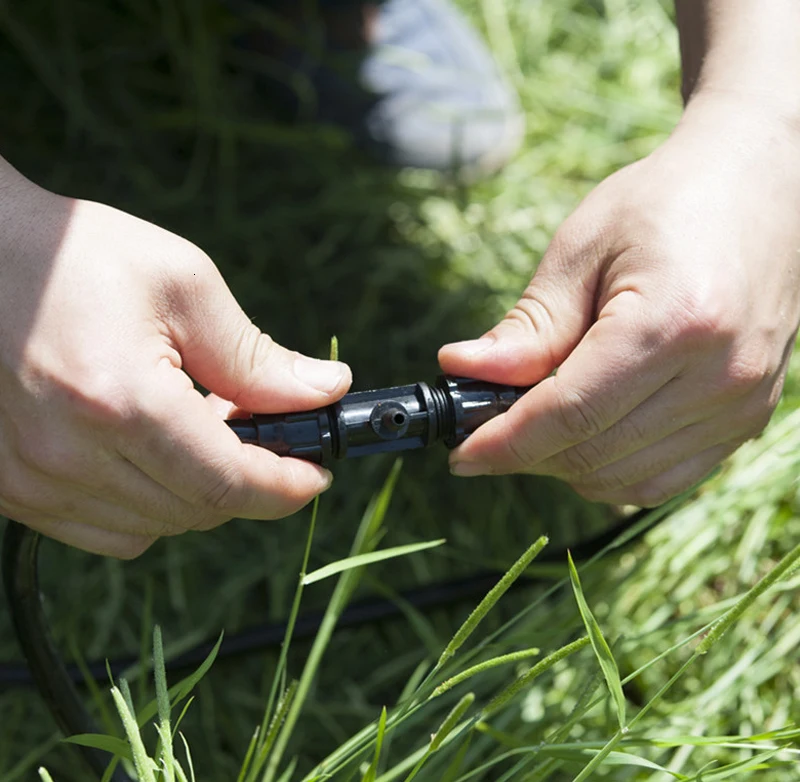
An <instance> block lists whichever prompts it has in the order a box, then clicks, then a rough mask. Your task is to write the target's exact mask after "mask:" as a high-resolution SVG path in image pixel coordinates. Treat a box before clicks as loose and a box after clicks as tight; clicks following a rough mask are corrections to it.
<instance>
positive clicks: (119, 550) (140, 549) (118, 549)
mask: <svg viewBox="0 0 800 782" xmlns="http://www.w3.org/2000/svg"><path fill="white" fill-rule="evenodd" d="M156 540H158V536H153V537H149V536H148V537H145V536H139V535H126V536H125V537H124V538H120V542H119V544H118V545H117V546H115V547H114V549H113V550H112V551H110V552H109V554H110V556H113V557H115V558H116V559H123V560H132V559H136V558H137V557H140V556H141V555H142V554H144V552H145V551H147V549H149V548H150V546H152V545H153V543H155V542H156Z"/></svg>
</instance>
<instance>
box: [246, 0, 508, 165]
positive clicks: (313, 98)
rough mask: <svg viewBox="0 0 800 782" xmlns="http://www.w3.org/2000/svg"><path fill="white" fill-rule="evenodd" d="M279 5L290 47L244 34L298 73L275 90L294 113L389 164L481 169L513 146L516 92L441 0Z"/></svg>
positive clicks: (347, 0) (504, 159)
mask: <svg viewBox="0 0 800 782" xmlns="http://www.w3.org/2000/svg"><path fill="white" fill-rule="evenodd" d="M285 9H286V10H285V11H283V14H284V16H285V19H286V21H287V22H288V23H289V25H290V26H291V28H292V29H293V30H294V31H295V32H296V33H297V37H296V38H295V40H294V41H293V42H292V43H290V44H288V45H287V44H286V43H284V44H279V45H278V46H275V42H274V38H272V42H271V43H267V42H266V41H265V40H264V39H261V40H260V41H259V39H257V38H254V39H251V40H253V41H255V44H254V46H255V48H258V47H263V49H264V50H265V51H266V50H268V51H270V52H271V55H272V56H276V57H278V58H280V59H281V60H282V62H283V65H284V66H287V67H288V69H289V72H293V73H294V74H295V75H296V76H297V77H298V80H297V81H295V82H294V84H292V81H293V80H292V79H289V80H285V81H284V82H283V83H282V84H281V85H279V89H278V92H279V93H280V96H281V98H282V100H283V101H284V103H290V104H293V108H294V110H295V113H296V114H297V115H298V116H300V117H303V118H305V119H314V120H317V121H320V122H326V123H331V124H334V125H337V126H339V127H343V128H346V129H347V130H348V131H349V132H350V133H351V134H352V136H353V138H354V139H355V141H356V143H357V144H358V145H359V146H360V147H362V148H364V149H366V150H368V151H369V152H371V153H372V154H373V155H375V156H376V157H378V158H379V159H381V160H382V161H384V162H386V163H390V164H393V165H400V166H417V167H423V168H432V169H440V170H459V171H466V172H468V173H470V174H472V175H480V174H484V173H490V172H492V171H494V170H497V169H498V168H500V167H502V166H503V165H504V164H505V163H506V162H507V161H508V159H509V158H510V157H511V155H512V154H513V153H514V152H515V151H516V149H517V147H518V146H519V144H520V141H521V137H522V132H523V119H522V113H521V111H520V109H519V106H518V103H517V98H516V95H515V94H514V92H513V90H512V89H511V88H510V87H509V85H508V84H507V83H506V82H505V80H504V79H503V78H502V76H501V75H500V73H499V71H498V69H497V66H496V65H495V63H494V61H493V60H492V57H491V55H490V54H489V52H488V51H487V49H486V47H485V46H484V44H483V43H482V42H481V40H480V39H479V37H478V36H477V34H476V33H475V32H474V31H473V30H472V29H471V27H470V26H469V24H468V23H467V21H466V20H465V19H464V18H463V17H462V16H461V15H460V14H459V13H458V11H456V9H455V8H453V7H452V6H450V5H448V4H447V2H446V0H386V1H385V2H381V3H375V2H371V3H370V2H363V0H362V1H361V2H353V0H323V2H308V1H306V2H298V3H293V4H291V5H287V6H285ZM298 84H299V85H302V89H298V86H297V85H298ZM274 86H275V85H273V87H274Z"/></svg>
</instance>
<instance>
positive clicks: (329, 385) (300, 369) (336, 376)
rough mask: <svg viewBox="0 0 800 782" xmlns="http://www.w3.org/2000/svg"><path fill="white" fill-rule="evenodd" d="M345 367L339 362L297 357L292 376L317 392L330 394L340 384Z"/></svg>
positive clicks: (345, 370)
mask: <svg viewBox="0 0 800 782" xmlns="http://www.w3.org/2000/svg"><path fill="white" fill-rule="evenodd" d="M346 372H347V365H346V364H343V363H342V362H341V361H324V360H322V359H319V358H309V357H308V356H298V357H297V358H296V359H295V360H294V376H295V377H296V378H297V379H298V380H300V381H301V382H302V383H305V384H306V385H307V386H311V387H312V388H316V389H317V391H322V392H323V393H326V394H330V393H331V391H333V390H334V389H335V388H336V387H337V386H338V385H339V383H341V382H342V380H343V378H344V376H345V373H346Z"/></svg>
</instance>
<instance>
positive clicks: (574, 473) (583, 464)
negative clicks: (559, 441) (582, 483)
mask: <svg viewBox="0 0 800 782" xmlns="http://www.w3.org/2000/svg"><path fill="white" fill-rule="evenodd" d="M553 462H554V464H555V468H556V470H555V474H556V475H557V476H558V477H561V478H579V477H585V476H588V475H590V474H591V473H593V472H594V471H595V470H597V469H598V467H600V465H601V454H600V453H599V452H598V448H597V446H596V445H595V444H594V442H593V441H592V440H587V441H586V442H584V443H579V444H578V445H573V446H572V447H570V448H567V449H566V450H564V451H561V453H559V454H556V456H554V457H553Z"/></svg>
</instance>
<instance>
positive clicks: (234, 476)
mask: <svg viewBox="0 0 800 782" xmlns="http://www.w3.org/2000/svg"><path fill="white" fill-rule="evenodd" d="M244 494H245V480H244V478H243V477H242V472H241V470H239V469H238V468H237V466H236V465H233V464H231V465H227V466H226V467H224V468H223V469H222V470H220V471H219V472H218V474H217V475H216V476H215V477H214V478H213V479H212V480H211V482H210V483H209V485H208V486H206V487H204V489H203V490H202V493H201V495H200V498H199V501H198V502H197V503H195V505H196V506H199V507H200V508H201V509H202V510H201V512H200V513H199V514H195V515H194V516H193V517H192V520H191V521H190V524H191V525H193V526H189V527H187V529H195V528H199V527H197V525H198V524H203V523H207V522H208V520H209V518H210V517H211V516H215V517H224V518H225V519H230V518H231V517H233V516H234V515H236V512H237V511H239V510H240V509H241V507H242V504H243V500H244Z"/></svg>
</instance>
